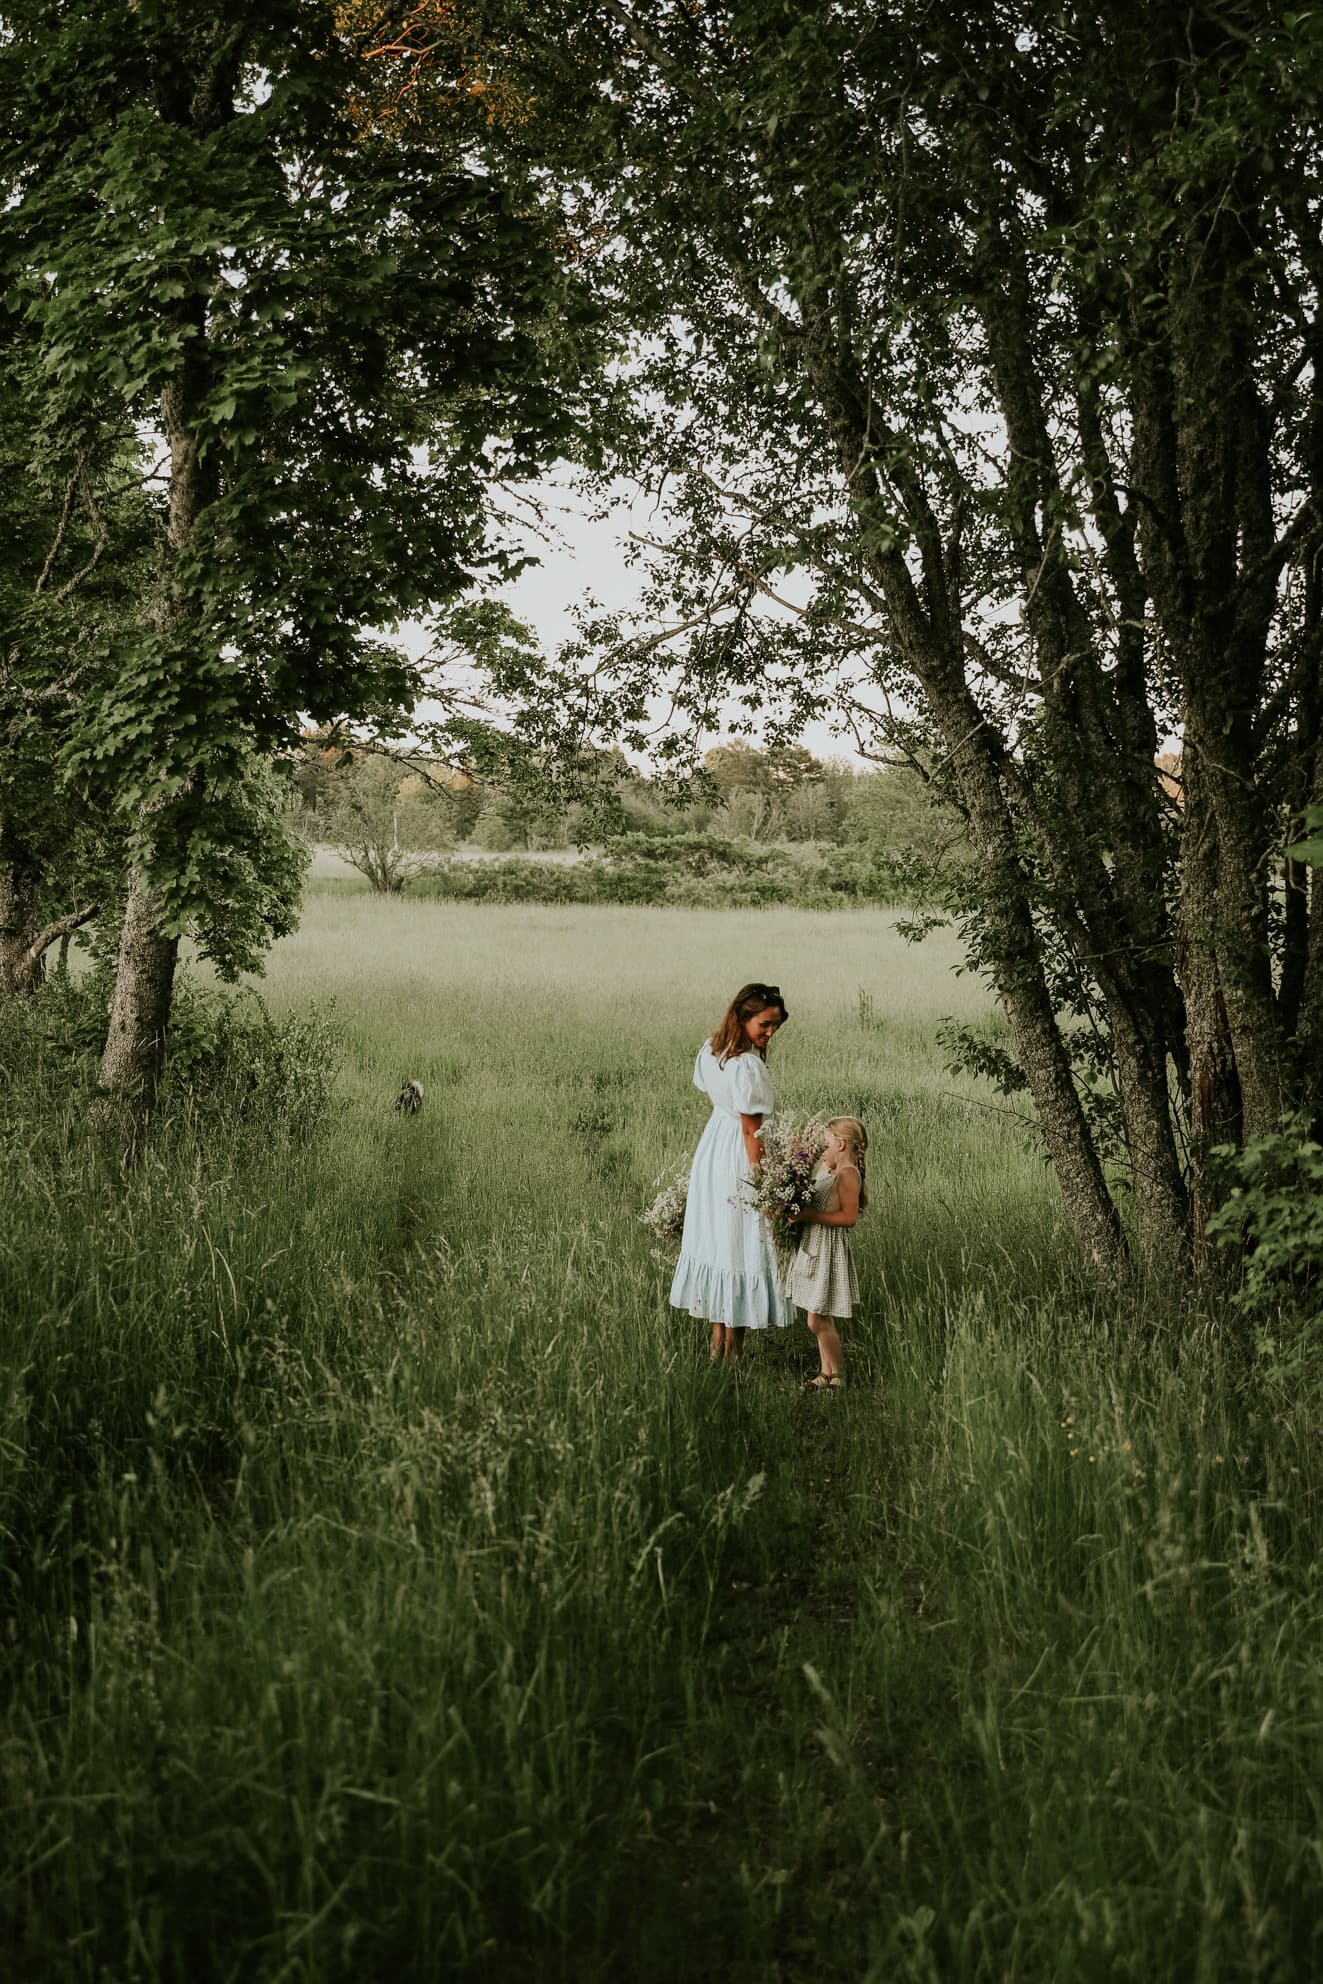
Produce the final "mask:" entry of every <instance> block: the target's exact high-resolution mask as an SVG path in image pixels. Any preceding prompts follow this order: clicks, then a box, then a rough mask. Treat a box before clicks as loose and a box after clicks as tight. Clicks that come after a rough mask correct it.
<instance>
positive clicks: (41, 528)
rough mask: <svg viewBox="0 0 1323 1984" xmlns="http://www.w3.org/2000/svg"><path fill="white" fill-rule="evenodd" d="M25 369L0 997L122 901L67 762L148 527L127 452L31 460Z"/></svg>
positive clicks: (12, 468) (139, 573)
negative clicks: (113, 547)
mask: <svg viewBox="0 0 1323 1984" xmlns="http://www.w3.org/2000/svg"><path fill="white" fill-rule="evenodd" d="M8 342H9V347H10V353H11V356H13V355H14V354H15V353H16V352H18V351H21V346H22V340H21V337H19V336H15V335H13V334H12V333H11V337H10V339H9V341H8ZM21 372H22V367H21V366H19V365H17V364H13V365H11V367H10V368H9V370H8V371H7V372H6V373H4V374H3V375H0V544H3V546H4V552H3V554H2V555H0V999H5V998H10V997H13V996H15V995H18V994H22V993H32V992H35V991H36V990H37V989H39V987H40V986H41V984H42V982H43V980H44V977H45V969H46V958H47V955H48V953H49V951H50V948H51V946H52V945H54V944H56V943H61V944H63V945H67V943H68V940H69V938H70V937H71V935H72V934H73V932H74V931H75V930H78V929H81V928H82V927H83V926H84V925H86V924H87V923H89V922H90V921H91V920H92V918H93V917H95V916H96V915H97V914H98V913H99V912H100V910H101V908H102V906H103V905H106V906H107V907H109V908H110V909H111V910H112V911H113V909H114V907H115V905H116V903H117V900H118V898H119V895H120V871H121V869H122V866H123V845H122V843H123V835H122V833H120V832H119V831H118V830H117V827H116V823H115V820H114V818H113V815H112V812H111V809H110V808H109V807H108V806H107V805H106V804H104V803H103V801H102V800H101V798H100V796H99V795H95V794H86V793H85V794H82V795H75V794H74V793H73V792H72V791H71V790H70V787H69V782H68V779H67V777H66V775H65V770H64V763H63V759H64V753H65V751H66V749H67V747H68V744H69V741H70V738H71V736H72V735H73V732H74V728H75V724H76V714H77V710H78V707H79V703H80V700H81V698H82V696H83V695H85V694H86V692H87V689H88V686H89V684H90V682H91V681H92V679H93V677H94V676H95V674H96V671H97V669H98V667H99V666H100V657H101V654H102V650H103V647H104V642H105V640H106V639H107V638H108V637H109V636H110V635H111V633H112V631H113V630H114V629H116V628H118V627H119V626H121V625H122V624H123V622H124V620H125V618H126V616H127V615H129V614H131V612H132V610H133V602H134V598H135V594H136V590H137V589H138V588H139V587H140V586H141V585H142V583H143V581H144V576H145V574H144V564H145V551H146V546H147V543H148V541H149V538H150V534H151V529H152V518H151V515H150V509H149V506H148V504H147V502H146V500H145V498H144V496H143V492H142V490H141V488H140V487H139V486H138V478H137V473H136V465H135V463H134V461H133V451H132V448H131V446H128V447H126V446H124V445H119V446H107V445H102V446H101V447H99V448H98V447H93V446H91V445H89V444H88V442H87V441H83V442H82V443H81V444H79V445H77V446H75V447H73V448H71V449H70V450H69V451H68V452H67V453H65V454H63V455H60V456H58V457H46V458H38V459H36V460H34V459H33V456H32V451H31V418H30V409H29V406H28V404H27V401H26V398H25V396H24V395H23V393H22V392H21V391H20V389H19V380H20V377H21ZM112 533H113V535H114V536H115V538H116V540H117V544H118V556H117V557H114V558H110V559H107V558H106V557H105V556H104V554H105V551H106V548H107V545H108V543H109V542H110V539H111V536H112Z"/></svg>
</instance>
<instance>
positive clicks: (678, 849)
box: [414, 833, 913, 909]
mask: <svg viewBox="0 0 1323 1984" xmlns="http://www.w3.org/2000/svg"><path fill="white" fill-rule="evenodd" d="M414 893H415V894H416V895H420V896H433V897H437V898H440V899H442V900H447V901H456V902H540V903H639V904H645V905H652V906H657V905H664V906H668V907H672V908H676V909H726V908H741V909H750V908H775V907H778V906H783V905H784V906H790V907H795V908H799V909H855V908H862V907H864V906H866V905H869V904H898V903H899V904H906V903H909V902H910V901H912V899H913V890H912V887H911V886H910V885H909V883H908V882H907V880H906V878H905V877H904V876H903V875H902V872H901V870H900V868H899V866H898V864H897V863H895V862H893V861H891V860H889V859H888V858H887V857H886V856H885V855H881V854H878V853H876V852H871V851H869V850H866V849H862V848H850V847H835V846H831V845H827V846H825V847H819V846H814V845H810V844H808V843H802V844H800V845H797V846H794V847H789V846H785V845H782V844H781V843H779V842H771V841H754V840H747V839H740V840H730V839H725V838H723V837H722V836H721V835H719V834H708V833H671V834H664V835H661V834H659V835H653V834H645V833H628V834H619V835H616V836H615V837H613V838H612V839H611V840H609V841H607V842H606V843H605V845H604V846H603V849H602V851H601V853H600V854H596V855H592V856H590V857H588V858H587V859H585V860H583V861H579V862H574V863H562V862H549V861H530V860H527V859H523V860H520V859H512V860H508V861H488V862H482V863H474V862H465V861H447V862H443V863H441V864H439V865H438V866H437V867H436V868H434V869H432V870H430V871H429V872H428V873H427V874H426V875H423V876H421V877H420V878H419V880H418V882H417V883H416V884H415V887H414Z"/></svg>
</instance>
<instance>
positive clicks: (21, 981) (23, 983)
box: [0, 859, 41, 999]
mask: <svg viewBox="0 0 1323 1984" xmlns="http://www.w3.org/2000/svg"><path fill="white" fill-rule="evenodd" d="M36 901H37V878H36V876H35V875H34V874H33V872H32V870H31V868H29V867H28V866H27V865H26V864H25V863H24V862H22V861H20V860H17V859H15V860H10V861H5V862H3V863H0V998H6V999H12V998H15V997H16V996H17V994H18V993H20V992H32V991H35V990H36V988H37V986H38V985H39V984H40V983H41V969H40V964H41V961H40V959H38V960H37V961H36V964H35V965H34V964H33V963H32V962H30V960H29V957H28V952H29V950H30V947H31V944H32V938H33V933H34V929H35V914H36Z"/></svg>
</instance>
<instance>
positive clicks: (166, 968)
mask: <svg viewBox="0 0 1323 1984" xmlns="http://www.w3.org/2000/svg"><path fill="white" fill-rule="evenodd" d="M178 955H179V939H178V938H177V937H167V936H165V935H164V934H163V932H162V930H161V927H160V911H159V906H158V904H157V902H156V899H155V897H154V896H153V895H152V892H151V890H150V889H149V888H148V886H147V884H146V883H145V881H144V880H143V878H142V876H141V875H139V874H137V873H136V872H135V873H134V874H133V875H132V876H131V877H130V880H129V899H128V903H127V905H126V906H125V910H124V927H123V929H122V931H121V932H120V940H119V957H118V961H117V963H116V967H115V991H114V997H113V998H112V1000H111V1006H110V1023H109V1026H108V1028H107V1032H106V1045H105V1050H104V1052H103V1053H102V1056H101V1067H100V1071H99V1078H98V1079H99V1085H100V1089H101V1095H100V1097H99V1098H98V1101H97V1103H96V1105H95V1106H94V1119H95V1120H96V1121H98V1122H99V1123H103V1124H106V1123H113V1122H116V1121H123V1122H124V1124H125V1126H126V1127H128V1126H130V1125H131V1124H132V1123H133V1122H134V1121H136V1120H140V1119H141V1118H143V1117H145V1116H147V1115H148V1114H150V1112H151V1109H152V1105H153V1103H154V1101H155V1097H156V1085H157V1082H158V1080H159V1078H160V1073H161V1065H162V1062H163V1060H164V1057H165V1038H166V1029H167V1026H168V1025H169V1020H170V1002H171V998H172V995H173V992H174V978H175V964H176V962H177V959H178Z"/></svg>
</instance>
